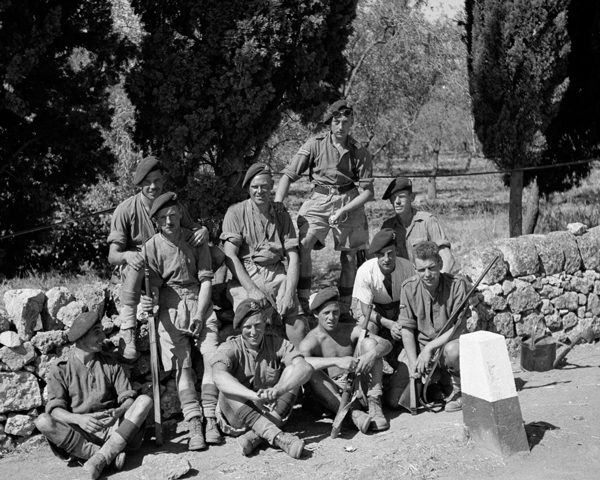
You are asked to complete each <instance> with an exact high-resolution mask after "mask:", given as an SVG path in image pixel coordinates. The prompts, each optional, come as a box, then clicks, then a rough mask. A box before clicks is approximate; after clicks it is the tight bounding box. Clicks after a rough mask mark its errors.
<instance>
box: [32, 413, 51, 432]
mask: <svg viewBox="0 0 600 480" xmlns="http://www.w3.org/2000/svg"><path fill="white" fill-rule="evenodd" d="M34 423H35V427H36V428H37V429H38V430H39V431H40V432H42V433H43V434H47V433H50V432H52V431H54V429H55V427H56V421H55V420H54V419H53V418H52V417H51V416H50V415H48V414H47V413H42V414H41V415H39V416H38V417H37V418H36V419H35V421H34Z"/></svg>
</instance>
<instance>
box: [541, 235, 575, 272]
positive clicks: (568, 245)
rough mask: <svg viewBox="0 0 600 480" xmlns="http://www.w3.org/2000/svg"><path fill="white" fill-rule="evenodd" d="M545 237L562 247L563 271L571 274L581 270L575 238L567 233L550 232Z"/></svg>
mask: <svg viewBox="0 0 600 480" xmlns="http://www.w3.org/2000/svg"><path fill="white" fill-rule="evenodd" d="M547 236H548V237H549V238H550V239H551V240H552V241H553V242H557V243H558V245H560V246H561V247H562V251H563V254H564V255H565V264H564V265H563V270H564V271H565V272H567V273H571V274H572V273H575V272H578V271H579V270H581V254H580V253H579V248H578V247H577V242H576V241H575V237H574V236H573V235H571V234H570V233H569V232H550V233H549V234H548V235H547Z"/></svg>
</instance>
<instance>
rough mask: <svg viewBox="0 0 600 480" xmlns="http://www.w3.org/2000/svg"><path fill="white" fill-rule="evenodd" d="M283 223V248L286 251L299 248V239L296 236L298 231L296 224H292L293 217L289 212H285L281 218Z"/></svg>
mask: <svg viewBox="0 0 600 480" xmlns="http://www.w3.org/2000/svg"><path fill="white" fill-rule="evenodd" d="M280 218H281V223H282V231H283V247H284V248H285V249H286V250H291V249H293V248H298V246H299V243H298V237H297V235H296V229H295V228H294V223H293V222H292V217H290V214H289V213H287V212H283V214H281V216H280Z"/></svg>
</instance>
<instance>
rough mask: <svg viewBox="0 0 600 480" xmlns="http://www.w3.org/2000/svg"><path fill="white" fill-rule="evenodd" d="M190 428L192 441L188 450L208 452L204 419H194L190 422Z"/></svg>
mask: <svg viewBox="0 0 600 480" xmlns="http://www.w3.org/2000/svg"><path fill="white" fill-rule="evenodd" d="M188 425H189V428H190V441H189V443H188V450H206V449H207V448H208V447H207V446H206V442H205V441H204V432H203V431H202V417H194V418H192V419H191V420H189V421H188Z"/></svg>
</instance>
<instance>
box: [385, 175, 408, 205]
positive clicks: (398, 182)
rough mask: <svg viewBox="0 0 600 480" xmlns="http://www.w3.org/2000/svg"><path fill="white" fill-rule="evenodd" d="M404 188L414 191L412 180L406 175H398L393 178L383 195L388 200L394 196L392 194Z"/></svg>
mask: <svg viewBox="0 0 600 480" xmlns="http://www.w3.org/2000/svg"><path fill="white" fill-rule="evenodd" d="M402 190H408V191H409V192H412V182H411V181H410V179H408V178H406V177H397V178H394V179H393V180H392V182H391V183H390V184H389V185H388V187H387V189H386V190H385V193H384V194H383V197H381V198H382V199H383V200H388V199H390V198H392V195H393V194H394V193H396V192H400V191H402Z"/></svg>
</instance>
